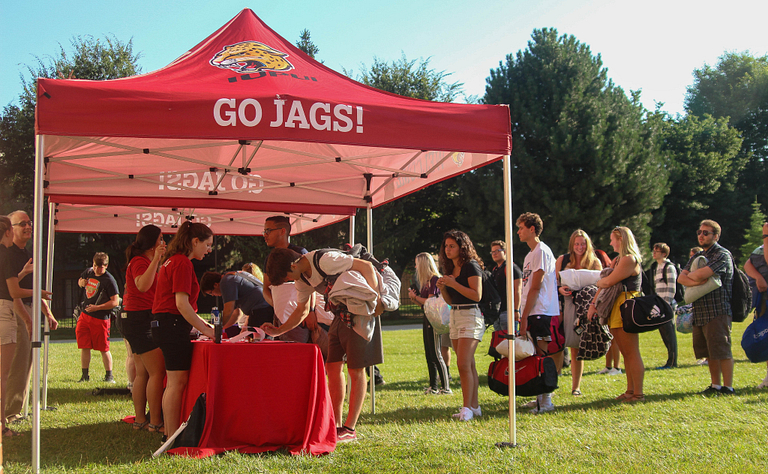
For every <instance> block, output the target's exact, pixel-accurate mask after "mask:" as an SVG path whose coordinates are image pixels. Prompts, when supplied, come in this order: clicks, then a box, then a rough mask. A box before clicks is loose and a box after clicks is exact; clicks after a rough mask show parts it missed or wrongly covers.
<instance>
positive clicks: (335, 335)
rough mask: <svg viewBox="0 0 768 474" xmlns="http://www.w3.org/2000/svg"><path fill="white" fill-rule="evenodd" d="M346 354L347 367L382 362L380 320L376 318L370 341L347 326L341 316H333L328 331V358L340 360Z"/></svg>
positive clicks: (329, 359)
mask: <svg viewBox="0 0 768 474" xmlns="http://www.w3.org/2000/svg"><path fill="white" fill-rule="evenodd" d="M345 355H346V360H347V368H349V369H362V368H364V367H370V366H372V365H376V364H381V363H382V362H384V345H383V344H382V342H381V321H379V318H376V326H374V329H373V337H371V340H370V341H366V340H365V338H364V337H363V336H361V335H359V334H358V333H356V332H355V330H354V329H352V328H350V327H347V325H346V323H344V322H343V321H342V320H341V318H338V317H337V318H334V320H333V322H332V323H331V328H330V330H329V331H328V360H327V362H328V363H330V362H341V361H343V360H344V356H345Z"/></svg>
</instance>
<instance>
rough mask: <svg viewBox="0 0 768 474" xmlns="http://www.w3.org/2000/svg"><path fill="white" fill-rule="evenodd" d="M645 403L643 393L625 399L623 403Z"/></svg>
mask: <svg viewBox="0 0 768 474" xmlns="http://www.w3.org/2000/svg"><path fill="white" fill-rule="evenodd" d="M644 401H645V395H643V394H642V393H636V394H633V395H632V396H631V397H629V398H625V399H624V400H622V402H625V403H636V402H644Z"/></svg>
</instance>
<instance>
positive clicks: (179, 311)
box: [152, 221, 213, 434]
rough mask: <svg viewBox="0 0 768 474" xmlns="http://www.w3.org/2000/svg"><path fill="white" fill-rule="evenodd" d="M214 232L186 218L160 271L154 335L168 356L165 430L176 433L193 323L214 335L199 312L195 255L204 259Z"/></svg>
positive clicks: (190, 348) (199, 258)
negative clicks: (194, 265)
mask: <svg viewBox="0 0 768 474" xmlns="http://www.w3.org/2000/svg"><path fill="white" fill-rule="evenodd" d="M212 244H213V232H212V231H211V229H209V228H208V226H206V225H204V224H200V223H191V222H189V221H186V222H184V223H183V224H182V225H181V227H179V231H178V232H177V233H176V235H175V236H174V237H173V240H171V242H170V243H169V244H168V248H167V250H166V252H165V255H166V257H167V260H166V261H165V262H164V263H163V264H162V266H161V267H160V272H159V273H158V275H157V289H156V290H155V301H154V304H153V305H152V313H153V316H154V319H155V320H154V321H153V322H152V337H153V338H154V340H155V342H156V343H157V345H158V346H160V349H161V350H162V351H163V357H164V358H165V370H166V373H167V375H168V385H167V386H166V388H165V394H164V395H163V417H164V418H165V432H166V433H169V434H173V433H174V432H175V431H176V429H177V428H178V427H179V424H180V423H179V418H180V413H179V412H180V410H181V397H182V395H183V394H184V388H185V387H186V386H187V380H188V379H189V368H190V366H191V365H192V341H191V340H190V338H189V333H190V331H191V330H192V328H193V327H194V328H195V329H197V330H198V331H200V332H201V333H202V334H203V335H205V336H208V337H210V338H211V339H213V326H211V325H210V324H208V323H207V322H205V321H203V319H202V318H200V316H198V315H197V296H198V294H199V293H200V285H199V283H198V282H197V276H196V275H195V269H194V267H193V265H192V259H195V260H202V258H203V257H205V256H206V255H207V254H208V253H210V251H211V245H212Z"/></svg>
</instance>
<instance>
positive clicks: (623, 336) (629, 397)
mask: <svg viewBox="0 0 768 474" xmlns="http://www.w3.org/2000/svg"><path fill="white" fill-rule="evenodd" d="M611 247H613V250H615V251H616V252H617V253H618V254H619V256H618V257H616V259H615V260H614V261H613V265H612V267H613V272H612V273H611V274H610V275H608V276H607V277H605V278H602V279H600V280H599V281H598V282H597V287H598V288H600V289H604V288H610V287H611V286H613V285H616V284H620V285H623V286H624V287H625V288H626V289H623V291H622V292H620V293H619V294H618V297H617V298H616V301H615V302H614V305H613V311H611V318H610V322H609V325H610V327H611V333H612V334H613V336H614V340H615V342H617V343H618V344H619V350H620V351H621V355H623V356H624V367H625V369H626V371H627V389H626V391H625V392H624V393H622V394H621V395H619V396H618V397H616V400H619V401H622V402H630V403H631V402H640V401H645V395H644V394H643V376H644V374H645V366H644V365H643V358H642V357H641V356H640V340H639V337H638V335H637V334H630V333H627V332H624V328H623V324H622V322H621V310H620V307H621V304H622V303H623V302H624V301H625V300H627V299H631V298H635V297H636V296H638V295H639V294H640V284H641V278H642V270H643V269H642V267H641V265H640V264H641V262H642V257H641V256H640V250H639V249H638V247H637V242H636V241H635V236H634V235H633V234H632V231H631V230H629V229H628V228H626V227H616V228H615V229H613V231H612V232H611ZM593 304H594V303H593Z"/></svg>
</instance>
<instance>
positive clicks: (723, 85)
mask: <svg viewBox="0 0 768 474" xmlns="http://www.w3.org/2000/svg"><path fill="white" fill-rule="evenodd" d="M686 110H687V111H688V113H689V115H696V116H699V117H702V116H704V115H705V114H710V115H712V116H713V117H716V118H721V117H728V118H730V124H731V126H733V127H734V128H735V129H737V130H738V131H739V132H741V137H742V139H743V141H742V145H741V151H740V156H739V158H740V160H742V161H743V166H742V167H739V168H737V169H735V170H734V172H735V173H736V174H735V176H736V177H737V178H738V180H737V182H736V184H735V186H734V187H733V188H724V189H721V190H719V191H718V192H717V193H716V194H715V200H716V205H714V206H713V207H712V209H711V217H712V218H714V219H715V220H718V219H720V220H722V221H724V222H726V223H727V224H728V225H727V227H731V229H732V231H731V232H730V233H725V230H726V229H724V232H723V239H722V241H723V245H725V246H726V247H728V246H729V245H730V248H732V249H736V248H739V247H740V246H741V245H742V244H743V240H742V238H741V237H742V236H741V235H740V234H739V232H738V231H735V230H736V229H744V228H746V227H747V226H748V222H749V219H750V209H751V207H750V200H751V199H752V198H753V197H754V196H757V199H758V201H760V202H765V201H766V199H768V168H767V167H766V160H767V159H768V56H763V57H757V58H756V57H753V56H751V55H750V54H749V53H726V54H724V55H723V56H721V57H720V59H719V60H718V63H717V65H715V66H714V67H713V66H709V65H705V66H704V67H702V68H701V69H697V70H695V71H694V83H693V85H691V86H690V87H688V93H687V96H686Z"/></svg>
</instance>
